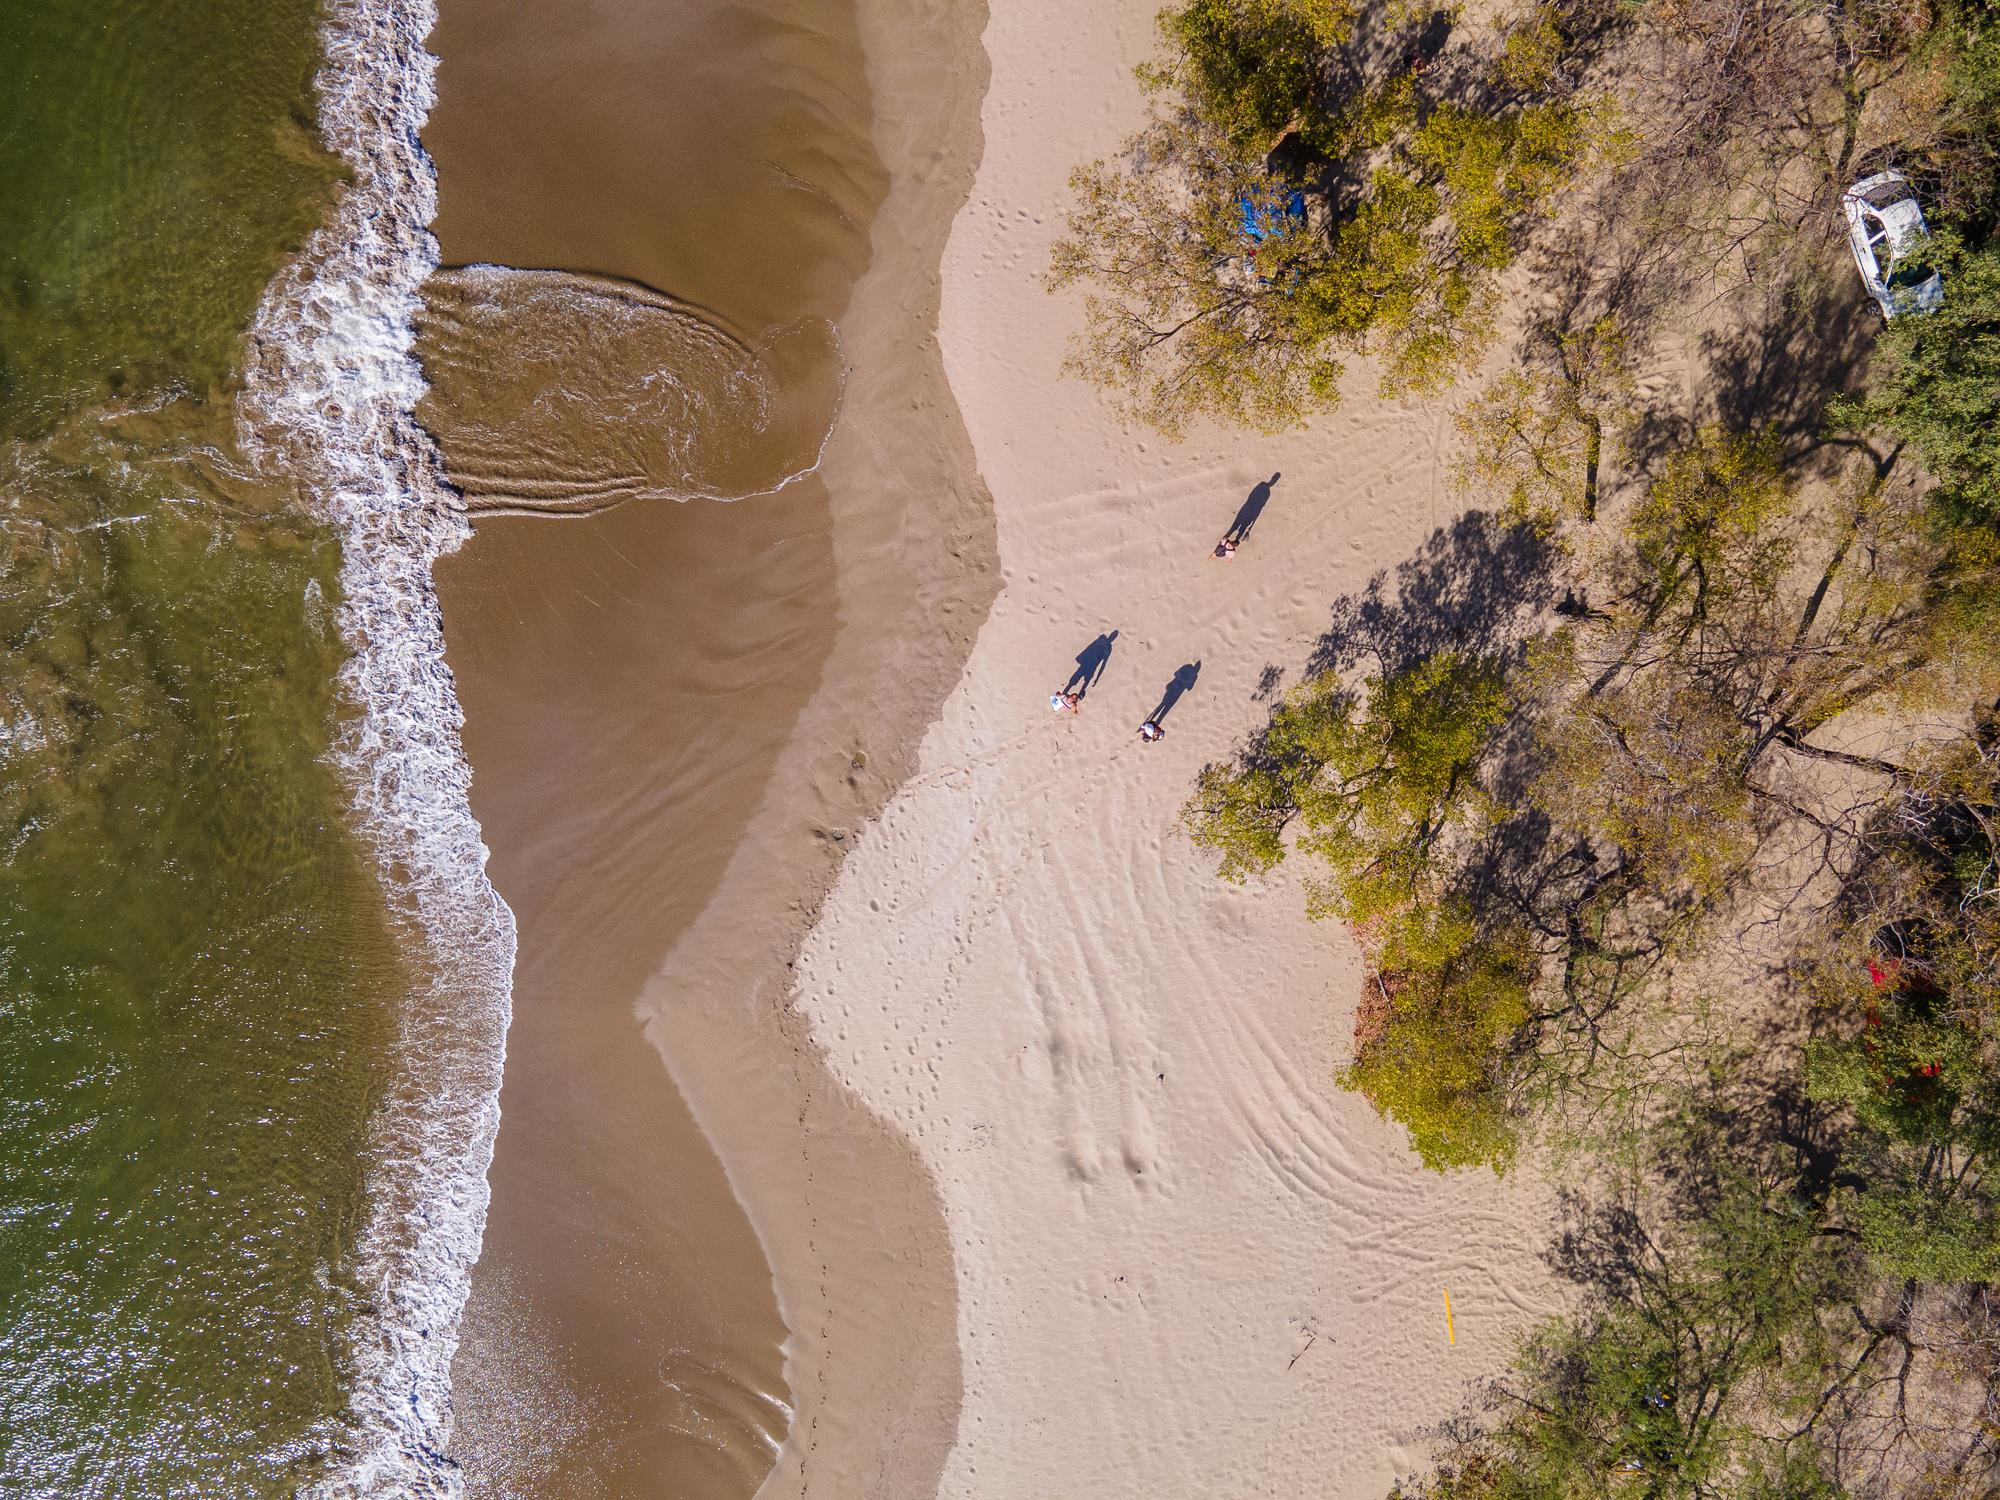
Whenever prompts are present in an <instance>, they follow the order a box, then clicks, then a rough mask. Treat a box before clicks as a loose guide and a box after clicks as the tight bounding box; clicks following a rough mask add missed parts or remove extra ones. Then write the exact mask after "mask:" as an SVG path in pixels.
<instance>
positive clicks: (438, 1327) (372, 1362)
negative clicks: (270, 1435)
mask: <svg viewBox="0 0 2000 1500" xmlns="http://www.w3.org/2000/svg"><path fill="white" fill-rule="evenodd" d="M435 16H436V6H435V0H328V3H327V10H326V20H325V26H324V34H325V42H326V61H325V65H324V67H323V68H322V70H321V72H320V75H319V78H318V85H319V93H320V100H321V130H322V133H323V135H324V136H325V138H326V141H327V144H328V146H329V147H330V148H331V149H332V150H333V151H334V152H335V153H336V154H337V155H338V156H339V157H340V158H341V159H342V160H343V161H344V162H345V163H346V165H347V167H348V168H349V171H350V173H351V181H350V182H349V184H348V185H347V186H346V187H345V189H344V190H343V191H342V193H341V195H340V198H339V200H338V202H337V203H336V205H335V207H334V210H333V212H332V214H331V215H330V217H329V219H328V221H327V223H326V224H324V225H323V226H322V227H321V228H320V229H319V230H317V231H316V232H315V233H314V234H313V236H312V237H311V238H310V239H309V240H308V242H307V243H306V245H305V247H304V249H303V250H302V251H301V253H300V254H299V256H298V257H297V259H296V260H295V261H294V262H293V263H292V265H291V266H290V267H288V268H287V270H286V271H285V272H284V273H283V274H282V275H281V276H280V277H279V278H278V279H277V280H276V281H275V282H273V284H272V285H271V286H270V287H269V288H268V289H267V291H266V293H265V296H264V299H263V302H262V304H261V305H260V307H259V309H258V312H257V316H256V319H255V321H254V323H253V326H252V330H251V337H252V358H251V360H250V362H249V373H248V377H247V380H246V385H245V389H244V391H243V394H242V396H241V397H240V399H239V403H238V423H239V428H240V436H241V439H242V443H243V447H244V450H245V451H246V453H248V454H250V455H252V457H253V458H254V459H255V460H256V462H257V463H258V464H259V465H260V467H262V468H264V469H265V470H267V471H274V472H278V473H282V474H286V475H289V476H290V477H291V478H292V479H293V480H294V481H295V482H296V483H297V484H298V486H299V488H300V490H301V492H302V494H303V495H304V497H305V499H306V502H307V503H308V504H309V505H310V506H311V507H312V508H313V509H314V510H316V511H317V512H318V513H319V514H320V515H321V516H323V517H324V518H325V519H326V520H328V521H329V522H330V523H332V524H333V525H334V526H336V527H337V528H338V529H339V531H340V533H341V538H342V562H341V594H342V597H341V600H340V603H339V608H338V612H337V622H338V626H339V629H340V632H341V635H342V638H343V639H344V640H345V641H346V643H347V645H348V647H349V648H350V653H351V654H350V657H349V659H348V661H347V663H346V665H345V667H344V668H343V669H342V674H341V676H342V688H343V692H344V696H345V698H346V701H347V703H348V706H349V709H350V712H349V716H348V718H347V721H346V723H345V724H344V725H343V727H342V729H341V732H340V734H339V736H338V739H337V741H336V748H335V756H336V758H337V760H338V762H339V765H340V767H341V770H342V771H343V773H344V774H345V777H346V781H347V784H348V786H349V788H350V790H351V793H352V796H353V799H354V811H355V815H356V819H357V822H358V824H359V826H360V828H361V830H362V831H363V833H364V834H365V835H366V837H367V838H368V839H369V840H370V842H371V844H372V845H373V847H374V848H375V849H376V851H377V853H378V855H379V857H380V862H381V866H382V870H383V876H384V884H385V887H386V888H387V890H388V893H389V897H390V902H391V906H392V908H393V909H394V911H395V913H396V915H397V918H398V920H399V922H400V923H401V924H403V925H404V927H405V929H406V930H407V931H408V933H409V934H410V936H411V942H410V944H409V945H408V946H409V948H410V950H411V953H412V968H413V970H414V971H415V972H416V981H415V983H414V985H413V988H412V992H411V994H410V995H409V996H408V997H407V998H406V1000H405V1002H404V1011H403V1014H402V1016H401V1018H400V1031H401V1038H400V1058H399V1064H400V1066H399V1070H398V1074H397V1076H396V1077H395V1078H394V1079H392V1080H391V1082H390V1083H389V1085H388V1086H387V1089H386V1091H385V1098H384V1100H383V1102H382V1104H381V1106H380V1107H379V1109H378V1113H377V1118H376V1120H375V1122H374V1124H373V1127H372V1138H371V1156H370V1166H369V1173H368V1181H367V1188H368V1210H367V1219H366V1222H365V1223H364V1225H363V1226H362V1229H361V1231H360V1235H359V1242H358V1247H357V1257H358V1267H357V1271H358V1275H359V1277H360V1280H361V1282H362V1285H363V1289H364V1292H365V1297H364V1302H365V1311H364V1313H363V1315H362V1316H361V1317H360V1318H359V1319H357V1322H356V1324H355V1328H354V1335H353V1346H352V1350H351V1353H352V1359H353V1365H354V1375H355V1377H356V1383H355V1389H354V1393H353V1397H352V1400H351V1405H350V1415H351V1421H352V1431H351V1434H350V1437H351V1447H350V1449H349V1451H347V1452H346V1453H344V1454H343V1455H342V1459H341V1462H340V1464H339V1466H338V1468H337V1469H336V1471H335V1472H333V1473H331V1474H329V1475H328V1476H327V1477H326V1478H324V1479H323V1480H322V1481H321V1482H320V1483H319V1485H318V1486H317V1487H316V1489H315V1490H314V1491H313V1494H314V1496H315V1497H316V1500H363V1497H368V1500H373V1497H385V1500H386V1497H389V1496H396V1497H424V1500H430V1497H455V1496H457V1495H458V1494H459V1493H460V1492H461V1490H462V1484H461V1480H460V1476H459V1474H458V1472H457V1470H456V1468H455V1466H454V1465H453V1464H452V1463H451V1462H450V1461H449V1460H448V1459H447V1458H446V1457H445V1448H446V1444H447V1442H448V1440H449V1437H450V1432H451V1389H450V1374H451V1360H452V1356H453V1354H454V1352H455V1351H456V1348H457V1343H458V1328H459V1320H460V1316H461V1314H462V1312H463V1310H464V1306H465V1299H466V1294H467V1290H468V1285H469V1274H470V1270H471V1267H472V1263H473V1261H474V1260H475V1259H476V1258H477V1257H478V1253H479V1244H480V1236H481V1233H482V1230H483V1228H484V1223H485V1215H486V1205H487V1185H486V1169H487V1166H488V1165H489V1163H490V1161H491V1158H492V1150H493V1138H494V1132H495V1130H496V1129H497V1128H498V1124H499V1088H500V1075H501V1065H502V1061H503V1058H504V1051H505V1042H506V1030H507V1022H508V1016H509V1007H510V997H509V986H510V982H511V975H512V969H513V958H514V922H513V916H512V914H511V913H510V912H509V911H508V910H507V907H506V906H505V904H504V903H503V902H502V901H501V900H500V898H499V896H498V894H497V893H496V892H495V891H494V889H493V887H492V885H491V883H490V882H489V881H488V880H487V878H486V873H485V860H486V849H485V846H484V844H483V843H482V842H481V840H480V834H479V826H478V824H477V823H476V822H475V821H474V819H473V817H472V812H471V808H470V805H469V803H468V801H467V791H468V787H469V784H470V772H469V769H468V767H467V765H466V762H465V758H464V756H463V754H462V752H461V749H460V744H459V730H460V728H461V725H462V722H463V721H462V716H461V714H460V711H459V706H458V701H457V698H456V696H455V693H454V691H453V685H452V678H451V673H450V671H449V669H448V668H447V667H446V665H445V656H444V634H443V625H442V621H441V619H440V616H439V613H438V607H437V601H436V598H435V595H434V593H433V590H432V583H431V566H432V564H433V563H434V562H435V561H436V560H437V559H438V558H439V557H441V556H443V555H444V554H446V553H448V552H450V551H452V550H454V549H455V548H456V547H458V546H459V544H460V543H461V542H462V541H463V540H464V538H465V536H466V535H467V526H466V522H465V517H464V513H463V507H462V505H461V504H460V502H459V501H458V499H457V497H456V496H454V495H453V494H452V493H451V490H450V488H449V486H448V485H447V484H446V483H445V480H444V476H443V471H442V468H441V466H440V463H439V460H438V456H437V453H436V451H435V449H434V448H433V447H432V445H431V443H430V440H429V439H428V437H427V436H426V435H425V433H424V432H423V430H422V429H421V428H420V427H419V426H418V424H417V422H416V419H415V417H414V415H413V412H414V408H415V406H416V403H417V401H418V399H419V398H420V396H421V395H422V393H423V380H422V376H421V374H420V372H419V369H418V366H417V363H416V360H415V359H414V357H413V356H412V352H411V350H412V344H413V341H414V337H415V333H414V329H415V318H416V314H417V310H418V305H419V295H418V289H419V287H420V285H421V284H422V282H423V280H424V278H425V277H426V276H427V275H429V274H430V273H431V271H432V270H433V269H434V268H435V267H436V265H437V252H436V245H435V241H434V240H433V239H432V237H431V235H430V234H429V232H428V230H427V229H426V227H425V226H427V225H428V224H429V223H430V221H431V218H432V216H433V214H434V212H435V206H436V188H435V182H434V179H433V175H432V172H431V168H430V163H429V161H428V159H427V158H426V157H425V155H424V152H423V149H422V147H421V145H420V144H419V141H418V132H419V130H420V129H421V128H422V126H423V124H424V121H425V119H426V117H427V116H428V114H429V111H430V106H431V103H432V101H433V98H434V90H433V74H434V71H435V66H436V62H435V59H434V58H432V57H431V56H430V55H429V54H428V53H427V52H426V51H425V50H424V38H425V37H426V36H427V35H428V34H429V32H430V29H431V26H432V24H433V22H434V20H435Z"/></svg>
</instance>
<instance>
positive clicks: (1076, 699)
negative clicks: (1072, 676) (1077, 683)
mask: <svg viewBox="0 0 2000 1500" xmlns="http://www.w3.org/2000/svg"><path fill="white" fill-rule="evenodd" d="M1049 711H1050V712H1051V713H1058V714H1075V713H1082V712H1083V694H1081V693H1072V692H1070V691H1069V690H1068V689H1064V690H1063V691H1062V692H1060V693H1050V694H1049Z"/></svg>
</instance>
